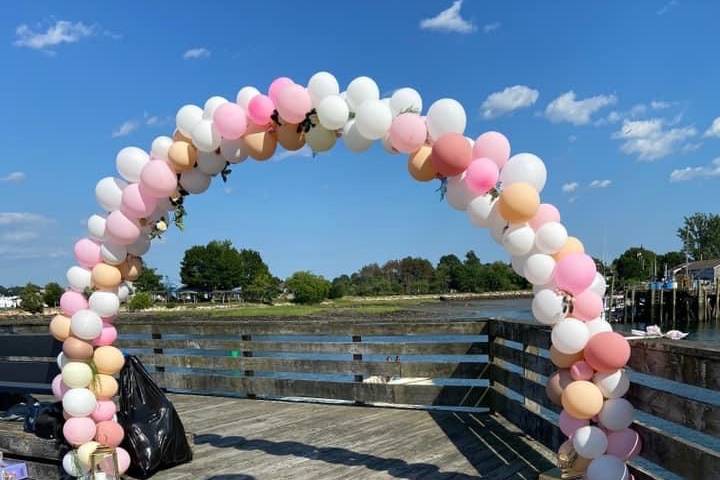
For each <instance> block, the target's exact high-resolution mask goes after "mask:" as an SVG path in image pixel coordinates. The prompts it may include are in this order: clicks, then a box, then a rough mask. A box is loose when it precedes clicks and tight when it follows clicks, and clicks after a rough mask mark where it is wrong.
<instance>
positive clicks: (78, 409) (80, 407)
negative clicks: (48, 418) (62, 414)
mask: <svg viewBox="0 0 720 480" xmlns="http://www.w3.org/2000/svg"><path fill="white" fill-rule="evenodd" d="M62 404H63V410H65V411H66V412H67V413H68V414H69V415H71V416H73V417H88V416H90V414H91V413H93V412H94V411H95V409H96V408H97V400H95V395H94V394H93V393H92V392H91V391H90V390H88V389H87V388H71V389H70V390H68V391H67V392H65V395H63V399H62Z"/></svg>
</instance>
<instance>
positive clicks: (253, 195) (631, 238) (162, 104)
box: [0, 0, 720, 285]
mask: <svg viewBox="0 0 720 480" xmlns="http://www.w3.org/2000/svg"><path fill="white" fill-rule="evenodd" d="M718 15H720V4H717V2H710V1H705V2H690V1H683V0H674V1H667V0H661V1H657V2H655V1H645V2H624V1H612V2H599V1H598V2H574V1H553V2H550V1H545V2H528V1H515V0H501V1H500V0H499V1H479V0H465V2H464V3H462V4H461V3H459V2H455V3H453V2H452V1H432V2H431V1H417V2H412V3H410V2H399V1H394V2H380V1H377V2H372V1H370V2H334V1H324V0H323V1H313V2H295V1H280V0H278V1H275V2H271V3H267V2H229V1H228V2H219V1H217V2H187V3H183V2H177V1H175V2H168V1H155V2H130V1H128V2H112V3H111V2H81V1H78V2H62V3H60V2H49V1H45V2H43V1H37V2H13V3H12V4H10V3H3V4H2V6H0V66H1V69H2V72H3V74H2V75H1V76H0V100H1V101H2V105H3V107H4V115H1V116H0V139H2V141H3V146H4V148H3V150H2V153H0V284H4V285H11V284H17V283H24V282H26V281H28V280H32V281H36V282H46V281H48V280H51V279H54V280H63V281H64V272H65V270H66V269H67V268H68V267H69V266H70V265H71V264H72V261H73V258H72V256H71V251H72V245H73V243H74V241H75V240H76V239H78V238H79V237H80V236H82V235H84V233H85V228H84V225H83V224H84V221H85V219H86V218H87V217H88V216H89V215H90V214H92V213H95V212H96V211H97V206H96V204H95V199H94V194H93V189H94V185H95V183H96V181H97V180H98V179H99V178H101V177H104V176H107V175H112V174H114V158H115V154H116V153H117V151H118V150H120V149H121V148H122V147H124V146H128V145H137V146H140V147H143V148H146V149H148V148H149V145H150V142H151V141H152V139H153V138H154V137H155V136H157V135H161V134H167V133H169V132H171V131H172V128H173V120H172V119H173V117H174V114H175V111H176V110H177V108H179V107H180V106H181V105H183V104H185V103H196V104H200V105H202V104H203V103H204V101H205V99H207V98H208V97H210V96H212V95H223V96H225V97H227V98H234V97H235V94H236V92H237V90H238V89H239V88H240V87H242V86H245V85H255V86H257V87H259V88H261V89H262V90H264V89H265V88H267V85H268V84H269V82H270V81H271V80H272V79H273V78H275V77H277V76H281V75H287V76H290V77H292V78H293V79H295V80H296V81H298V82H301V83H305V82H307V79H308V78H309V77H310V76H311V75H312V74H313V73H314V72H316V71H319V70H328V71H330V72H332V73H334V74H335V75H336V76H337V77H338V79H339V80H340V82H341V84H342V85H347V83H348V82H349V81H350V80H352V78H354V77H356V76H359V75H369V76H371V77H373V78H375V79H376V81H377V82H378V84H379V85H380V87H381V91H382V92H383V93H384V94H389V93H391V92H392V91H393V90H394V89H396V88H400V87H403V86H412V87H414V88H416V89H417V90H419V91H420V92H421V94H422V95H423V99H424V101H425V105H426V108H427V106H429V105H430V103H432V101H434V100H436V99H438V98H442V97H446V96H450V97H454V98H456V99H458V100H459V101H460V102H461V103H462V104H463V105H464V106H465V109H466V111H467V113H468V128H467V131H466V133H467V134H468V135H470V136H472V137H475V136H477V135H478V134H480V133H482V132H483V131H486V130H491V129H493V130H499V131H501V132H504V133H505V134H506V135H507V136H508V137H509V138H510V140H511V143H512V146H513V151H514V152H522V151H530V152H533V153H536V154H537V155H539V156H540V157H541V158H543V159H544V161H545V163H546V165H547V167H548V171H549V178H548V184H547V186H546V187H545V190H544V192H543V199H544V200H545V201H549V202H553V203H556V204H557V205H558V206H559V207H560V209H561V212H562V214H563V221H564V222H565V223H566V225H567V226H568V229H569V230H570V231H571V233H573V234H575V235H577V236H578V237H580V238H581V239H582V240H583V241H584V242H585V244H586V246H587V248H588V250H589V251H590V253H592V254H594V255H596V256H600V257H603V256H604V257H607V258H612V257H613V256H615V255H617V254H618V253H619V252H622V251H623V250H624V249H625V248H627V247H629V246H632V245H639V244H643V245H644V246H646V247H649V248H652V249H656V250H658V251H665V250H669V249H677V248H679V246H680V245H679V242H678V240H677V238H676V236H675V230H676V228H677V227H678V225H679V224H680V222H681V221H682V217H683V216H684V215H688V214H691V213H692V212H694V211H697V210H701V211H710V212H716V211H717V206H716V204H715V202H714V198H716V194H717V192H718V182H719V181H720V178H719V177H720V160H716V161H715V163H713V162H714V159H717V158H720V119H719V120H717V123H715V124H714V126H713V121H714V120H715V119H716V118H718V116H720V104H719V103H718V102H717V99H718V98H719V97H718V94H717V88H718V85H720V63H719V62H717V61H716V60H715V58H716V56H717V55H716V53H717V40H716V39H717V34H716V28H717V26H716V23H717V22H716V19H717V18H718ZM436 187H437V185H435V184H434V183H432V184H420V183H416V182H414V181H412V180H411V179H410V177H409V176H408V174H407V173H406V159H405V158H404V157H403V156H400V155H396V156H391V155H388V154H387V153H385V152H384V151H383V150H382V148H381V147H380V146H375V147H373V149H372V150H371V151H369V152H366V153H364V154H359V155H358V154H352V153H350V152H348V151H347V150H346V149H345V148H344V147H342V146H340V144H338V146H337V147H336V148H335V149H334V150H333V152H331V153H329V154H324V155H320V156H318V157H317V158H310V157H305V156H302V155H299V156H298V155H295V156H285V158H282V159H279V160H277V161H273V162H268V163H264V164H259V163H255V162H252V161H248V162H245V163H243V164H241V165H238V166H236V167H235V168H234V171H233V173H232V175H231V176H230V180H229V182H228V183H227V184H223V183H222V182H221V181H220V180H219V179H218V180H216V181H215V182H214V184H213V186H212V187H211V190H210V191H209V192H208V193H206V194H205V195H203V196H202V197H196V198H191V199H189V202H188V211H189V216H188V217H187V220H186V223H187V229H186V231H185V232H178V231H172V232H171V233H170V234H169V235H167V236H166V238H165V239H164V240H163V243H162V244H158V245H155V246H154V247H153V250H152V251H151V253H150V254H149V255H148V256H147V260H148V262H149V263H150V264H151V265H152V266H155V267H158V268H159V271H160V272H161V273H164V274H168V275H169V276H170V277H171V278H177V276H178V272H177V270H178V264H179V261H180V259H181V257H182V252H183V251H184V250H185V249H186V248H187V247H189V246H192V245H195V244H199V243H205V242H207V241H208V240H211V239H225V238H227V239H231V240H232V241H233V242H234V243H235V245H236V246H238V247H248V248H254V249H257V250H259V251H260V252H261V253H262V255H263V257H264V258H265V259H266V261H267V262H268V263H269V265H270V267H271V269H272V270H273V272H274V273H275V274H276V275H279V276H286V275H288V274H290V273H292V272H293V271H295V270H299V269H310V270H313V271H315V272H318V273H321V274H324V275H327V276H329V277H332V276H334V275H337V274H339V273H343V272H351V271H353V270H355V269H357V268H358V267H360V266H362V265H363V264H366V263H369V262H373V261H378V262H382V261H384V260H387V259H389V258H394V257H400V256H405V255H421V256H425V257H428V258H430V259H432V260H437V258H438V257H439V256H440V255H442V254H444V253H446V252H454V253H457V254H463V253H464V252H465V251H467V250H469V249H474V250H475V251H476V252H477V253H478V255H479V256H480V257H481V259H483V260H486V261H489V260H494V259H498V258H504V256H503V252H502V250H501V249H500V247H498V246H496V245H495V243H494V242H493V241H492V240H491V239H490V238H489V236H488V234H487V232H485V231H479V230H477V229H474V228H473V227H472V226H471V225H470V224H469V222H468V221H467V218H466V217H465V215H464V214H462V213H458V212H456V211H453V210H451V209H450V208H448V207H447V206H446V205H445V204H444V203H441V202H440V201H439V197H438V194H437V193H436V192H435V188H436Z"/></svg>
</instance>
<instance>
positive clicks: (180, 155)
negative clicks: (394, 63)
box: [51, 72, 640, 480]
mask: <svg viewBox="0 0 720 480" xmlns="http://www.w3.org/2000/svg"><path fill="white" fill-rule="evenodd" d="M466 123H467V118H466V114H465V110H464V109H463V107H462V105H461V104H460V103H459V102H457V101H456V100H454V99H451V98H443V99H440V100H437V101H435V102H434V103H432V104H431V105H430V107H429V108H428V109H427V112H425V114H423V100H422V97H421V96H420V94H419V93H418V92H417V91H416V90H414V89H412V88H401V89H399V90H396V91H395V92H394V93H393V94H392V95H391V96H390V97H389V98H380V89H379V87H378V85H377V83H375V81H374V80H373V79H371V78H369V77H364V76H363V77H357V78H355V79H354V80H352V81H351V82H350V83H349V84H348V85H347V88H346V89H345V90H344V91H341V90H340V85H339V83H338V81H337V79H336V78H335V77H334V76H333V75H332V74H330V73H328V72H319V73H316V74H314V75H313V76H312V77H311V78H310V80H309V81H308V84H307V86H303V85H300V84H298V83H296V82H295V81H294V80H292V79H290V78H288V77H279V78H277V79H275V80H274V81H273V82H272V83H271V84H270V86H269V88H268V89H267V91H266V92H265V93H262V92H260V91H259V90H258V89H257V88H255V87H251V86H247V87H243V88H241V89H240V90H239V91H238V93H237V96H236V98H235V101H230V100H228V99H226V98H223V97H219V96H213V97H211V98H209V99H208V100H207V101H206V102H205V104H204V106H203V107H202V108H201V107H199V106H197V105H185V106H183V107H182V108H180V109H179V110H178V112H177V115H176V130H175V132H174V134H173V136H172V137H166V136H161V137H157V138H156V139H155V140H154V141H153V142H152V145H151V146H150V150H149V152H146V151H144V150H142V149H140V148H138V147H127V148H123V149H122V150H121V151H120V152H119V153H118V154H117V158H116V164H117V171H118V176H116V177H107V178H104V179H102V180H100V181H99V182H98V184H97V186H96V189H95V193H96V197H97V201H98V204H99V205H100V207H101V208H102V210H103V213H102V214H96V215H93V216H91V217H90V218H89V220H88V236H87V238H84V239H82V240H80V241H79V242H77V244H76V245H75V256H76V259H77V263H78V265H76V266H73V267H72V268H70V270H68V274H67V277H68V282H69V284H70V289H69V290H68V291H67V292H66V293H65V294H64V295H63V297H62V300H61V306H62V310H63V313H64V314H63V315H59V316H57V317H56V318H55V319H54V320H53V322H52V324H51V331H52V333H53V335H55V337H56V338H58V339H59V340H62V341H63V342H64V344H63V353H62V354H61V357H60V358H59V359H58V361H59V362H60V363H61V366H62V367H63V370H62V374H61V375H60V376H58V378H56V379H55V381H54V382H53V391H54V393H55V394H56V396H58V398H62V399H63V405H64V408H65V411H66V415H67V417H68V422H67V423H66V426H65V437H66V439H67V440H68V442H69V443H71V444H72V445H75V446H77V447H78V449H77V450H76V451H75V452H73V453H72V455H75V456H77V457H78V458H79V459H80V460H81V461H80V464H81V465H86V463H87V462H85V461H84V460H85V459H86V458H87V456H88V453H87V452H92V450H93V448H95V447H96V446H97V445H98V443H97V442H100V443H103V444H108V445H112V446H117V445H118V444H119V443H120V440H121V439H122V436H123V432H122V428H120V426H119V425H118V424H117V422H115V421H114V414H115V404H114V403H113V402H112V397H113V395H114V394H115V392H116V390H117V382H116V381H115V379H114V377H113V375H115V374H116V373H117V372H118V371H119V370H120V368H121V367H122V364H123V358H122V354H121V353H120V352H119V351H118V350H117V349H116V348H114V347H112V346H111V344H112V343H113V341H114V340H115V338H116V337H117V331H116V330H115V327H114V326H113V319H114V318H115V316H116V315H117V312H118V309H119V307H120V303H121V302H123V301H125V300H126V299H127V297H128V295H129V294H130V292H131V290H132V282H133V281H134V280H135V279H137V277H138V276H139V275H140V272H141V271H142V260H141V257H142V256H143V255H144V254H145V253H147V251H148V250H149V248H150V243H151V240H152V238H154V237H155V236H156V234H157V233H159V232H163V231H164V230H165V228H167V224H166V219H167V218H168V215H169V212H170V211H172V210H173V209H174V208H175V206H176V205H178V204H179V203H182V199H183V197H185V196H187V195H190V194H200V193H203V192H204V191H206V190H207V189H208V188H209V186H210V184H211V181H212V178H213V177H215V176H217V175H219V174H221V173H222V172H224V171H225V169H226V168H227V167H228V165H230V164H237V163H240V162H243V161H244V160H246V159H247V158H248V157H250V158H253V159H255V160H258V161H264V160H268V159H269V158H271V157H272V156H273V154H274V153H275V151H276V149H277V146H278V144H279V145H280V146H282V147H283V148H284V149H286V150H288V151H295V150H299V149H301V148H303V147H304V146H305V145H307V146H308V147H309V148H311V149H312V150H313V152H315V153H319V152H325V151H328V150H330V149H331V148H332V147H333V146H334V145H335V144H336V142H337V139H338V138H341V139H342V140H343V142H344V144H345V146H346V148H347V149H348V150H350V151H352V152H362V151H365V150H367V149H369V148H370V147H371V146H372V144H373V142H375V141H378V142H380V143H381V144H382V146H383V148H384V149H385V150H387V151H388V152H389V153H393V154H397V153H404V154H407V155H408V164H407V165H408V171H409V173H410V175H411V176H412V177H413V178H414V179H416V180H418V181H421V182H427V181H431V180H434V179H442V180H443V181H444V182H445V184H446V195H445V198H446V199H447V201H448V203H449V204H450V205H451V206H452V207H453V208H455V209H457V210H462V211H465V212H467V215H468V217H469V219H470V221H471V222H472V223H473V224H474V225H476V226H478V227H487V228H489V229H490V233H491V236H492V237H493V238H494V239H495V240H496V241H497V242H498V243H500V244H501V245H502V246H503V247H504V248H505V249H506V250H507V251H508V253H509V254H510V256H511V258H512V266H513V268H514V270H515V271H516V272H517V273H518V274H520V275H522V276H524V277H525V278H527V279H528V280H529V281H530V282H531V283H532V284H533V285H534V286H535V287H534V288H535V298H534V300H533V313H534V315H535V317H536V318H537V319H538V320H539V321H540V322H542V323H544V324H547V325H553V331H552V342H553V347H552V350H551V354H552V360H553V362H554V363H555V365H557V366H558V368H559V369H560V370H559V371H558V372H557V373H556V374H554V375H553V376H552V377H551V378H550V380H549V382H548V387H547V391H548V395H549V396H550V398H551V399H552V400H553V401H554V402H557V403H559V404H561V405H562V406H563V408H564V410H563V413H562V415H561V417H560V422H561V428H562V429H563V431H564V432H565V433H566V434H567V435H568V436H569V437H571V442H572V446H573V448H574V449H575V450H576V451H577V453H578V454H579V455H580V456H581V457H582V458H584V459H587V462H588V465H587V473H586V475H587V478H588V479H589V480H622V479H625V478H628V475H629V474H628V472H627V468H626V466H625V462H626V461H627V460H628V459H629V458H630V457H632V456H633V455H635V454H637V452H638V450H639V448H640V447H639V438H638V436H637V433H636V432H634V431H633V430H630V429H629V428H628V427H629V426H630V424H631V422H632V417H633V409H632V406H631V405H630V404H629V403H628V402H627V401H626V400H624V399H622V398H621V397H622V396H623V395H624V394H625V392H626V391H627V389H628V378H627V374H626V373H625V371H624V370H623V367H624V366H625V364H626V362H627V360H628V357H629V354H630V348H629V346H628V344H627V342H626V341H625V340H624V338H623V337H622V336H620V335H617V334H615V333H613V332H612V328H611V326H610V325H609V324H608V323H607V322H606V321H605V320H604V319H603V318H602V310H603V301H602V298H603V296H604V294H605V281H604V278H603V277H602V275H600V274H598V273H597V272H596V269H595V264H594V262H593V260H592V258H591V257H589V256H588V255H586V254H585V252H584V247H583V245H582V243H581V242H580V241H579V240H578V239H576V238H575V237H572V236H569V235H568V232H567V230H566V228H565V227H564V226H563V224H562V223H561V222H560V213H559V212H558V210H557V208H555V207H554V206H553V205H550V204H545V203H540V193H541V192H542V190H543V188H544V186H545V181H546V177H547V172H546V169H545V165H544V163H543V161H542V160H541V159H540V158H538V157H537V156H536V155H533V154H531V153H519V154H515V155H513V156H511V149H510V143H509V141H508V139H507V138H506V137H505V136H504V135H502V134H500V133H498V132H486V133H484V134H482V135H480V136H479V137H477V138H476V139H474V140H473V139H471V138H469V137H466V136H465V127H466ZM591 422H592V423H593V425H591ZM126 453H127V452H123V451H122V450H120V457H121V464H122V465H124V466H125V468H127V463H128V462H126V461H125V460H124V459H125V458H127V457H126ZM71 463H72V462H67V463H66V462H64V464H65V465H66V470H67V471H68V473H70V474H71V475H76V476H78V475H81V474H82V473H83V472H82V471H78V469H77V468H75V467H72V466H70V465H71ZM76 463H77V462H76ZM72 465H75V463H72Z"/></svg>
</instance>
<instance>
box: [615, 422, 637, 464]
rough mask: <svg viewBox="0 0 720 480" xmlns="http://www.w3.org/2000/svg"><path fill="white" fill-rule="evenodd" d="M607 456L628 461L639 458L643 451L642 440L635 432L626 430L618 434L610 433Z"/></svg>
mask: <svg viewBox="0 0 720 480" xmlns="http://www.w3.org/2000/svg"><path fill="white" fill-rule="evenodd" d="M607 439H608V448H607V452H606V453H607V454H608V455H613V456H615V457H618V458H619V459H620V460H624V461H628V460H630V459H632V458H633V457H635V456H637V454H638V453H640V450H641V449H642V440H641V439H640V435H638V433H637V432H636V431H635V430H632V429H630V428H626V429H625V430H618V431H616V432H609V433H608V436H607Z"/></svg>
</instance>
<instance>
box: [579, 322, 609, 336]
mask: <svg viewBox="0 0 720 480" xmlns="http://www.w3.org/2000/svg"><path fill="white" fill-rule="evenodd" d="M585 325H587V327H588V331H589V332H590V338H592V337H593V336H594V335H597V334H598V333H605V332H612V331H613V328H612V325H610V324H609V323H608V322H606V321H605V320H603V319H602V318H596V319H594V320H590V321H588V322H585Z"/></svg>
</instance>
